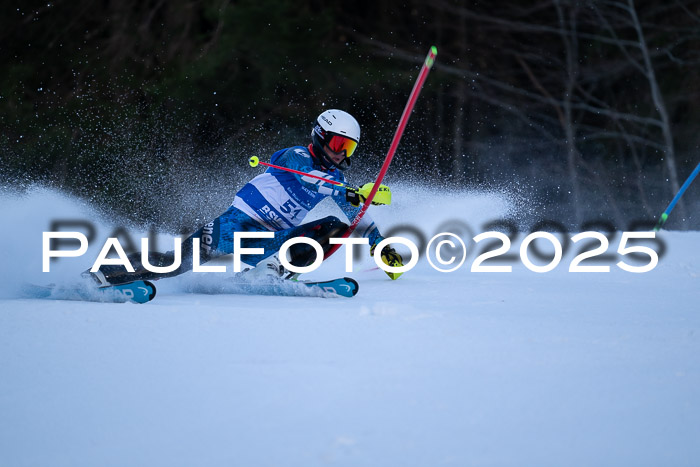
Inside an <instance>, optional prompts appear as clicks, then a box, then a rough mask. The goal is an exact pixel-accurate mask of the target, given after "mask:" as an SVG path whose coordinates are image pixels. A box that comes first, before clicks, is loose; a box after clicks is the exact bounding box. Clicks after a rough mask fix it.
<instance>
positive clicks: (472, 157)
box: [0, 0, 700, 229]
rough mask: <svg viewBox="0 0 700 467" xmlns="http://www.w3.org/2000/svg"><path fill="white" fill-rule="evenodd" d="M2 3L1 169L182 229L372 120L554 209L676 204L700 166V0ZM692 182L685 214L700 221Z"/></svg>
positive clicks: (378, 151) (584, 217)
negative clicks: (280, 152)
mask: <svg viewBox="0 0 700 467" xmlns="http://www.w3.org/2000/svg"><path fill="white" fill-rule="evenodd" d="M16 3H17V4H16V5H14V6H10V5H6V6H5V8H3V14H2V16H0V63H1V64H2V74H0V124H1V125H2V129H3V131H2V136H1V140H0V154H1V157H2V162H1V163H0V175H2V179H3V180H4V184H5V185H6V186H10V187H15V188H17V189H23V188H26V187H28V186H30V185H32V184H34V183H37V182H39V183H42V184H47V185H50V186H53V187H57V188H60V189H62V190H65V191H67V192H69V193H72V194H75V195H77V196H80V197H82V198H84V199H87V200H89V201H90V202H92V203H95V204H96V205H99V206H101V207H102V209H104V210H108V211H109V212H113V213H115V214H122V215H126V216H128V217H130V218H131V219H132V220H134V221H139V222H141V221H145V222H151V223H156V224H158V225H161V226H162V227H165V228H187V227H193V226H194V225H197V224H199V223H200V222H201V221H202V220H203V219H205V218H210V217H213V216H216V215H218V214H219V213H220V212H221V211H222V210H224V209H225V208H226V207H227V206H228V205H229V204H230V202H231V200H232V198H233V195H234V194H235V191H236V190H237V188H239V187H240V186H241V184H242V183H243V181H244V180H246V179H248V178H250V177H252V176H253V175H255V174H257V173H258V171H257V170H254V169H251V168H249V167H247V164H246V161H247V159H248V157H250V156H251V155H258V156H260V157H261V158H262V159H263V160H266V158H267V157H269V154H271V153H272V152H273V151H274V150H276V149H279V148H281V147H285V146H288V145H293V144H306V142H307V140H308V135H309V133H310V131H311V123H312V121H313V120H314V119H315V117H316V116H317V115H318V114H319V113H320V112H321V111H322V110H323V109H326V108H334V107H335V108H342V109H345V110H347V111H349V112H350V113H352V114H354V115H355V116H356V117H357V119H358V120H359V122H360V124H361V126H362V129H363V136H362V142H361V144H360V147H359V149H358V153H357V155H356V156H353V157H354V158H356V159H355V164H354V166H353V170H352V171H350V173H349V174H348V175H349V176H350V178H351V181H354V182H356V183H360V182H366V181H368V180H371V179H373V177H374V175H375V174H376V173H377V171H378V169H379V166H380V164H381V161H382V160H383V158H384V155H385V153H386V150H387V149H388V146H389V142H390V140H391V137H392V136H393V133H394V130H395V127H396V124H397V123H398V119H399V116H400V114H401V111H402V110H403V107H404V105H405V101H406V98H407V96H408V93H409V92H410V89H411V87H412V85H413V82H414V80H415V77H416V74H417V71H418V69H419V67H420V65H421V64H422V62H423V59H424V57H425V55H426V53H427V52H428V49H429V47H430V46H431V45H436V46H437V47H438V51H439V55H438V59H437V63H436V65H435V67H434V69H433V71H432V72H431V75H430V76H429V78H428V80H427V83H426V86H425V88H424V90H423V94H422V95H421V97H420V99H419V102H418V104H417V106H416V108H415V110H414V114H413V116H412V119H411V121H410V123H409V126H408V129H407V133H406V134H405V136H404V139H403V140H402V144H401V146H400V147H399V152H398V154H397V156H396V157H395V159H394V161H395V162H394V164H393V165H392V168H391V169H390V171H389V179H388V180H389V181H390V182H393V183H397V182H411V183H415V182H419V181H420V182H422V183H423V184H424V185H427V186H433V187H435V188H436V189H438V190H440V189H445V188H471V189H495V190H505V191H508V192H511V193H515V194H517V195H518V196H519V197H520V198H521V199H524V200H526V201H527V202H529V204H530V209H534V210H535V211H536V214H537V216H538V217H539V218H542V219H555V220H557V221H558V222H562V223H565V224H566V225H567V226H573V227H575V226H580V225H581V224H582V223H583V222H585V221H591V220H605V221H608V222H610V223H613V224H614V225H615V226H616V227H617V228H620V229H626V228H627V227H628V226H629V224H630V222H632V221H633V220H641V219H647V220H649V221H653V220H655V219H658V216H659V215H660V213H661V212H662V211H663V210H664V209H665V207H666V205H667V204H668V203H669V202H670V200H671V198H672V197H673V195H674V194H675V193H676V192H677V190H678V188H679V187H680V185H681V184H682V183H683V181H684V180H685V178H686V177H687V176H688V175H689V174H690V172H691V171H692V170H693V169H694V167H695V166H696V164H697V163H698V162H700V151H699V149H700V0H664V1H650V0H614V1H608V0H601V1H592V0H591V1H585V0H582V1H567V0H542V1H537V0H535V1H521V0H501V1H483V2H480V1H454V0H414V1H405V2H395V1H387V0H374V1H371V2H369V1H355V2H318V1H309V0H298V1H291V0H240V1H230V0H223V1H222V0H202V1H193V0H170V1H165V0H108V1H86V0H70V1H68V0H55V1H53V0H44V1H42V2H35V1H25V2H21V4H20V2H16ZM699 209H700V186H691V188H690V189H689V190H688V192H687V193H686V195H685V196H684V203H683V204H682V205H679V206H678V207H677V208H676V211H674V213H673V214H672V216H671V218H670V219H669V222H668V223H667V227H668V228H677V229H686V228H695V229H697V228H699V227H700V214H699V213H698V211H699Z"/></svg>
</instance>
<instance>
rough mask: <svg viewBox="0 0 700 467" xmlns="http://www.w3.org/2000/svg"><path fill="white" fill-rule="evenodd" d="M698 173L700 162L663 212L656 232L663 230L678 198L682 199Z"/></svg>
mask: <svg viewBox="0 0 700 467" xmlns="http://www.w3.org/2000/svg"><path fill="white" fill-rule="evenodd" d="M698 173H700V163H698V166H697V167H695V170H693V173H691V174H690V176H689V177H688V179H687V180H686V181H685V183H684V184H683V186H682V187H681V189H680V190H678V193H676V196H675V197H674V198H673V200H672V201H671V204H669V205H668V207H667V208H666V210H665V211H664V213H663V214H661V218H659V223H658V224H656V227H654V232H658V231H659V230H661V227H663V225H664V224H665V223H666V220H667V219H668V215H669V214H671V211H673V208H675V207H676V203H678V200H679V199H681V196H683V193H685V190H687V189H688V187H689V186H690V184H691V183H693V180H694V179H695V177H697V175H698Z"/></svg>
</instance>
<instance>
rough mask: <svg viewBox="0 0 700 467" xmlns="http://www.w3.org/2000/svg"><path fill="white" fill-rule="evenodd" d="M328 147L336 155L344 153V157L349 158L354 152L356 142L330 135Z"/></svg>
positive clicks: (344, 137)
mask: <svg viewBox="0 0 700 467" xmlns="http://www.w3.org/2000/svg"><path fill="white" fill-rule="evenodd" d="M328 147H329V148H330V150H331V151H333V152H336V153H340V152H343V151H345V157H350V156H351V155H352V153H353V152H355V148H356V147H357V141H354V140H352V139H350V138H348V137H346V136H340V135H332V136H331V139H329V140H328Z"/></svg>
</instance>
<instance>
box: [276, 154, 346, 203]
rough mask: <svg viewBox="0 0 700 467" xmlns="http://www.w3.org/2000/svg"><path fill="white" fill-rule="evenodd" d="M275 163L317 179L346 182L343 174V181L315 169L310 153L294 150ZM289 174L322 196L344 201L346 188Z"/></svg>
mask: <svg viewBox="0 0 700 467" xmlns="http://www.w3.org/2000/svg"><path fill="white" fill-rule="evenodd" d="M275 162H276V165H281V166H284V167H287V168H289V169H292V170H297V171H299V172H304V173H307V174H310V175H315V176H316V177H322V178H325V179H327V180H332V181H335V182H340V183H344V182H345V179H344V178H343V177H342V174H341V177H340V178H341V179H338V178H334V177H333V176H332V175H330V174H328V173H326V172H323V171H320V170H316V169H314V167H313V161H312V159H311V156H310V155H309V154H308V153H306V152H304V151H302V150H299V149H295V148H292V149H290V150H288V151H287V152H285V153H284V154H282V155H281V156H280V157H279V158H278V159H277V160H276V161H275ZM288 173H289V174H290V175H291V176H294V177H295V178H296V179H297V180H298V181H299V183H300V184H301V185H302V186H303V187H304V188H306V189H308V190H311V191H315V192H317V193H320V194H322V195H328V196H332V197H333V199H336V200H338V199H344V197H345V188H344V187H341V186H338V185H334V184H331V183H327V182H324V181H323V180H319V179H317V178H314V177H306V176H304V175H299V174H295V173H292V172H288Z"/></svg>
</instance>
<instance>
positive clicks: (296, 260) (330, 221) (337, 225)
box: [289, 216, 348, 267]
mask: <svg viewBox="0 0 700 467" xmlns="http://www.w3.org/2000/svg"><path fill="white" fill-rule="evenodd" d="M347 229H348V225H347V224H346V223H345V222H343V221H341V220H340V219H338V218H337V217H335V216H328V217H324V218H323V219H319V220H317V221H315V222H313V223H310V224H309V226H308V229H306V230H305V231H304V232H303V233H302V235H301V236H303V237H308V238H313V239H314V240H316V241H317V242H318V243H319V244H320V245H321V248H323V254H324V255H325V254H326V253H328V251H329V250H330V249H331V244H330V239H331V238H336V237H342V235H343V234H344V233H345V231H346V230H347ZM289 255H290V258H291V263H292V264H293V265H294V266H297V267H304V266H308V265H309V264H311V263H312V262H313V261H314V259H315V258H316V250H315V249H314V248H313V247H312V246H311V245H309V244H306V243H297V244H296V245H293V246H292V247H291V248H289Z"/></svg>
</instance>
